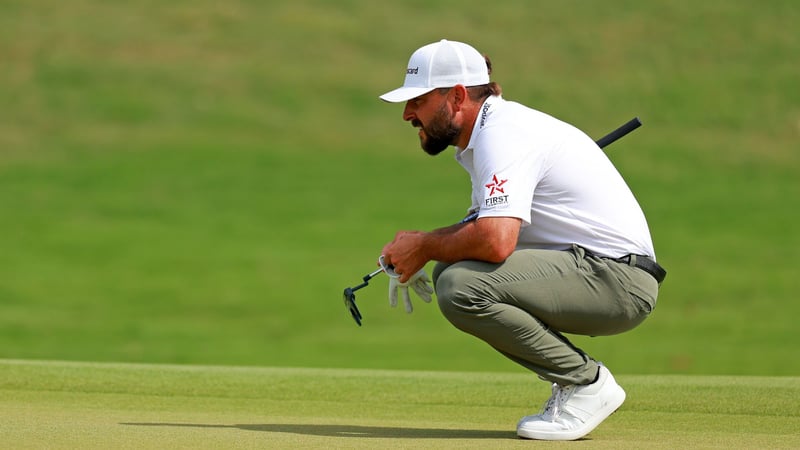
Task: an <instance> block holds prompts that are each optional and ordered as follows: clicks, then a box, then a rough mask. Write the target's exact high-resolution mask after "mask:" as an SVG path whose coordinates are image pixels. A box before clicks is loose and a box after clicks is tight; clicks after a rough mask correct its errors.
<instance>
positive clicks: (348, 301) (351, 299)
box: [342, 255, 400, 326]
mask: <svg viewBox="0 0 800 450" xmlns="http://www.w3.org/2000/svg"><path fill="white" fill-rule="evenodd" d="M378 264H380V265H381V267H380V268H379V269H377V270H375V271H374V272H372V273H368V274H366V275H364V277H363V278H361V280H362V281H363V282H362V283H361V284H359V285H358V286H354V287H348V288H344V293H343V295H342V296H343V297H344V306H345V307H347V310H348V311H350V315H351V316H353V320H355V321H356V323H357V324H358V326H361V311H359V310H358V306H356V294H355V292H356V291H357V290H359V289H361V288H363V287H367V286H368V285H369V280H371V279H372V278H373V277H375V276H376V275H378V274H379V273H381V272H386V274H387V275H389V276H390V277H392V278H399V277H400V275H398V274H397V273H395V271H394V267H392V266H390V265H387V264H384V262H383V255H381V257H380V258H378Z"/></svg>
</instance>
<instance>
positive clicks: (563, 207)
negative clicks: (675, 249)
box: [456, 97, 655, 258]
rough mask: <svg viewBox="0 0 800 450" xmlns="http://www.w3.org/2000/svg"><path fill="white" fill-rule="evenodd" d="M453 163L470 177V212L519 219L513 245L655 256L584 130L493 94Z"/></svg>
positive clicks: (625, 193)
mask: <svg viewBox="0 0 800 450" xmlns="http://www.w3.org/2000/svg"><path fill="white" fill-rule="evenodd" d="M456 160H457V161H458V162H459V163H460V164H461V165H462V166H463V167H464V168H465V169H466V170H467V172H469V175H470V179H471V181H472V206H471V208H470V211H471V212H474V211H478V217H479V218H480V217H516V218H519V219H522V221H523V224H522V229H521V230H520V234H519V239H518V241H517V247H518V248H520V247H526V248H531V247H532V248H543V249H555V250H565V249H568V248H570V247H571V246H572V244H577V245H580V246H581V247H584V248H586V249H588V250H589V251H591V252H593V253H595V254H597V255H601V256H608V257H614V258H616V257H620V256H624V255H627V254H630V253H634V254H637V255H648V256H651V257H653V258H655V251H654V249H653V243H652V239H651V238H650V231H649V229H648V226H647V221H646V219H645V217H644V213H643V212H642V209H641V208H640V207H639V203H638V202H637V201H636V199H635V198H634V196H633V193H632V192H631V190H630V188H629V187H628V185H627V184H626V183H625V181H624V180H623V179H622V176H620V174H619V172H617V170H616V168H615V167H614V166H613V164H612V163H611V161H610V160H609V159H608V157H607V156H606V154H605V153H604V152H603V150H602V149H600V148H599V147H598V146H597V144H595V142H594V141H593V140H592V139H591V138H590V137H589V136H587V135H586V134H585V133H583V132H582V131H580V130H579V129H577V128H575V127H574V126H572V125H570V124H568V123H565V122H562V121H560V120H558V119H556V118H554V117H552V116H549V115H547V114H545V113H542V112H540V111H536V110H534V109H531V108H528V107H526V106H523V105H521V104H519V103H516V102H511V101H506V100H504V99H503V98H501V97H489V99H487V100H486V102H485V103H484V104H483V106H482V108H481V110H480V112H479V114H478V117H477V119H476V120H475V125H474V128H473V130H472V136H471V137H470V141H469V144H468V145H467V148H466V149H460V148H456Z"/></svg>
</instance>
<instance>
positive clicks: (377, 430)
mask: <svg viewBox="0 0 800 450" xmlns="http://www.w3.org/2000/svg"><path fill="white" fill-rule="evenodd" d="M120 425H129V426H140V427H184V428H236V429H240V430H247V431H265V432H268V433H293V434H302V435H307V436H328V437H366V438H408V439H514V440H516V439H518V438H517V436H516V434H515V433H513V432H509V431H496V430H454V429H443V428H395V427H368V426H361V425H314V424H293V423H275V424H236V425H213V424H196V423H121V424H120Z"/></svg>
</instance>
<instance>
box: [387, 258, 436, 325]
mask: <svg viewBox="0 0 800 450" xmlns="http://www.w3.org/2000/svg"><path fill="white" fill-rule="evenodd" d="M378 263H379V264H380V265H381V267H382V268H383V271H384V272H386V275H388V276H389V306H391V307H392V308H394V307H396V306H397V297H398V292H400V294H401V295H402V296H403V303H404V304H405V307H406V312H407V313H411V312H412V311H414V307H413V306H412V305H411V295H409V293H408V288H409V287H411V289H413V290H414V292H416V293H417V295H418V296H419V298H421V299H422V301H424V302H425V303H430V302H431V294H433V287H432V286H431V285H430V282H431V279H430V278H428V274H427V273H425V270H424V269H420V270H419V271H418V272H417V273H415V274H414V275H413V276H412V277H411V278H409V280H408V281H407V282H405V283H401V282H400V275H398V274H397V273H396V272H395V271H394V267H392V266H389V265H386V264H385V263H384V262H383V256H382V255H381V257H380V258H378Z"/></svg>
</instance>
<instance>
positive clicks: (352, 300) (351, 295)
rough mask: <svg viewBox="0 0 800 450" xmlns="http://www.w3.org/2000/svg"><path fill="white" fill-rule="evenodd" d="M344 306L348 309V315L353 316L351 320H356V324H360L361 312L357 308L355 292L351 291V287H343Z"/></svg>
mask: <svg viewBox="0 0 800 450" xmlns="http://www.w3.org/2000/svg"><path fill="white" fill-rule="evenodd" d="M343 297H344V306H345V307H347V310H348V311H350V315H351V316H353V320H355V321H356V323H357V324H358V326H361V312H360V311H359V310H358V307H357V306H356V294H355V292H353V289H352V288H345V289H344V294H343Z"/></svg>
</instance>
